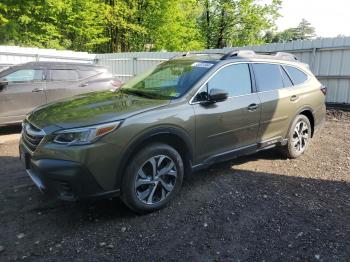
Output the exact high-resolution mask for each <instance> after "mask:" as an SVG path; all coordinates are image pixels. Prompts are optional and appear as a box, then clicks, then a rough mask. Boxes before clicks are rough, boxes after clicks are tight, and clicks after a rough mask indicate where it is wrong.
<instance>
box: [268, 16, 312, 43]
mask: <svg viewBox="0 0 350 262" xmlns="http://www.w3.org/2000/svg"><path fill="white" fill-rule="evenodd" d="M315 36H316V33H315V28H314V27H312V26H311V24H310V23H309V22H308V21H306V20H305V19H302V20H301V22H300V23H299V25H298V26H297V27H292V28H288V29H286V30H284V31H282V32H277V33H274V32H273V31H269V32H267V33H266V34H265V41H266V42H267V43H278V42H288V41H293V40H306V39H311V38H314V37H315Z"/></svg>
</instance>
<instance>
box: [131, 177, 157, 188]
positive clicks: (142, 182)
mask: <svg viewBox="0 0 350 262" xmlns="http://www.w3.org/2000/svg"><path fill="white" fill-rule="evenodd" d="M153 183H154V182H153V181H152V180H150V179H138V180H137V181H136V185H135V186H136V188H138V187H140V186H142V185H151V184H153Z"/></svg>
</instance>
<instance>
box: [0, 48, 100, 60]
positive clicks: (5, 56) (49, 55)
mask: <svg viewBox="0 0 350 262" xmlns="http://www.w3.org/2000/svg"><path fill="white" fill-rule="evenodd" d="M95 57H96V55H95V54H89V53H86V52H73V51H65V50H56V49H42V48H28V47H18V46H0V64H21V63H27V62H32V61H62V62H80V63H94V61H95Z"/></svg>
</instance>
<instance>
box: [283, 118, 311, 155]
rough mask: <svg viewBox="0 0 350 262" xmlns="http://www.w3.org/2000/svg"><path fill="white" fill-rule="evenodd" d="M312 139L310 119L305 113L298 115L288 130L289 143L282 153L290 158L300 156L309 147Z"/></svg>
mask: <svg viewBox="0 0 350 262" xmlns="http://www.w3.org/2000/svg"><path fill="white" fill-rule="evenodd" d="M310 139H311V124H310V121H309V119H308V118H307V117H306V116H305V115H298V116H297V117H296V118H295V119H294V121H293V123H292V126H291V128H290V130H289V132H288V143H287V145H286V146H284V147H283V148H282V153H283V154H284V155H285V156H286V157H288V158H292V159H294V158H298V157H299V156H301V155H302V154H304V152H305V151H306V149H307V148H308V146H309V143H310Z"/></svg>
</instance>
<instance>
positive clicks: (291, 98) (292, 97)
mask: <svg viewBox="0 0 350 262" xmlns="http://www.w3.org/2000/svg"><path fill="white" fill-rule="evenodd" d="M298 99H299V96H297V95H292V96H291V97H290V101H296V100H298Z"/></svg>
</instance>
